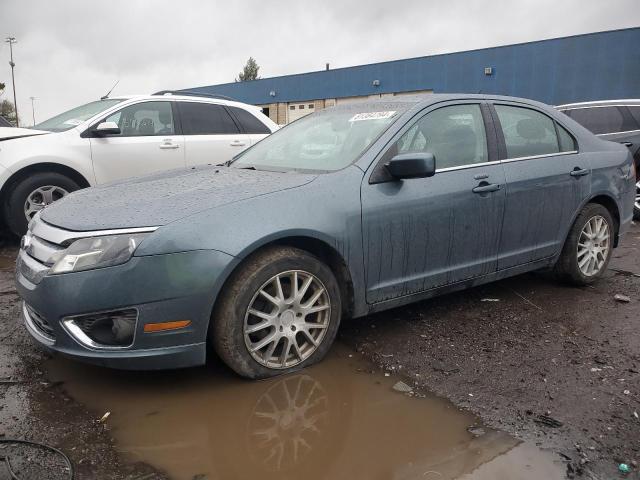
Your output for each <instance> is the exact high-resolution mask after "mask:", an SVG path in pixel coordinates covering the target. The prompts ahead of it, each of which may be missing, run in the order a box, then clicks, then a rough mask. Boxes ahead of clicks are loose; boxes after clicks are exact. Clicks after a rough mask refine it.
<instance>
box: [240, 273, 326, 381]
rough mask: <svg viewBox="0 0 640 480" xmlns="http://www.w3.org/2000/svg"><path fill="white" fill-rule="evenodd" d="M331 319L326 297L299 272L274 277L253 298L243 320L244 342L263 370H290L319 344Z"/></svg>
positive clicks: (322, 289)
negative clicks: (265, 368) (264, 368)
mask: <svg viewBox="0 0 640 480" xmlns="http://www.w3.org/2000/svg"><path fill="white" fill-rule="evenodd" d="M330 319H331V299H330V297H329V293H328V291H327V289H326V287H325V286H324V284H323V283H322V282H321V281H320V279H319V278H318V277H316V276H315V275H313V274H311V273H309V272H305V271H303V270H290V271H286V272H281V273H278V274H277V275H274V276H273V277H271V278H270V279H269V280H267V281H266V282H265V283H264V284H263V285H262V286H261V287H260V288H259V289H258V291H257V292H256V293H255V294H254V296H253V298H252V299H251V302H250V303H249V307H248V308H247V311H246V313H245V317H244V329H243V333H244V340H245V344H246V346H247V349H248V350H249V353H250V354H251V356H252V357H253V358H254V360H256V361H257V362H258V363H260V364H261V365H263V366H265V367H267V368H273V369H284V368H290V367H293V366H295V365H298V364H299V363H302V362H303V361H304V360H306V359H307V358H309V357H310V356H311V355H312V354H313V352H315V351H316V349H317V348H318V346H320V344H321V343H322V340H323V339H324V336H325V333H326V331H327V328H328V326H329V322H330Z"/></svg>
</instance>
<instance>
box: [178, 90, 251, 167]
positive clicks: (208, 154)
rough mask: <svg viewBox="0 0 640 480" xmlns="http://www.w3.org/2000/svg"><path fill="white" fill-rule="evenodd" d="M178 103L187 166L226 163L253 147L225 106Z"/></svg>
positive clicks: (188, 102) (203, 103) (202, 103)
mask: <svg viewBox="0 0 640 480" xmlns="http://www.w3.org/2000/svg"><path fill="white" fill-rule="evenodd" d="M177 103H178V110H179V112H180V121H181V125H182V133H183V134H184V139H185V157H186V163H187V166H194V165H203V164H220V163H224V162H226V161H227V160H231V159H232V158H233V156H234V155H236V154H238V153H240V152H241V151H242V150H244V149H245V148H247V147H248V146H250V145H251V138H250V137H249V135H248V134H246V133H244V132H241V131H240V128H239V127H238V124H237V123H236V121H235V120H234V119H233V117H232V116H231V114H230V113H229V111H228V110H227V108H226V107H225V106H224V105H219V104H215V103H205V102H197V101H193V102H191V101H180V102H177Z"/></svg>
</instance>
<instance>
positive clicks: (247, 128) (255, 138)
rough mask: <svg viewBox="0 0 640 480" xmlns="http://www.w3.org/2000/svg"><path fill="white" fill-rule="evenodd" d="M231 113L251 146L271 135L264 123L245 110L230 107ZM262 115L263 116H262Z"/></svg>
mask: <svg viewBox="0 0 640 480" xmlns="http://www.w3.org/2000/svg"><path fill="white" fill-rule="evenodd" d="M227 108H228V109H229V112H231V115H233V118H234V120H235V121H236V123H237V124H238V125H239V126H240V130H241V131H242V132H243V133H244V134H246V135H247V136H248V137H249V141H250V143H251V145H253V144H254V143H257V142H259V141H260V140H262V139H263V138H264V137H266V136H268V135H270V134H271V130H270V129H269V127H267V125H265V124H264V123H262V122H261V121H260V119H259V118H258V117H256V116H255V115H253V114H252V113H251V112H249V111H247V110H245V109H244V108H239V107H232V106H228V107H227ZM261 115H262V114H261Z"/></svg>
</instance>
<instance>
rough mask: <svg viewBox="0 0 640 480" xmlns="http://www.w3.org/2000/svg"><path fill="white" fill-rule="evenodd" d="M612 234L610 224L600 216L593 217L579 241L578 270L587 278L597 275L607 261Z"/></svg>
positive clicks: (584, 228) (583, 229)
mask: <svg viewBox="0 0 640 480" xmlns="http://www.w3.org/2000/svg"><path fill="white" fill-rule="evenodd" d="M610 241H611V234H610V228H609V224H608V223H607V221H606V219H605V218H604V217H602V216H600V215H595V216H593V217H591V218H590V219H589V220H588V221H587V223H586V224H585V225H584V227H583V228H582V232H580V238H579V239H578V256H577V257H578V268H579V269H580V271H581V272H582V274H583V275H584V276H586V277H592V276H594V275H597V274H598V273H600V271H601V270H602V267H603V266H604V264H605V263H606V261H607V257H608V255H609V244H610Z"/></svg>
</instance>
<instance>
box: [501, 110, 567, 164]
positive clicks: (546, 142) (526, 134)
mask: <svg viewBox="0 0 640 480" xmlns="http://www.w3.org/2000/svg"><path fill="white" fill-rule="evenodd" d="M495 109H496V112H497V114H498V119H499V120H500V126H501V128H502V133H503V135H504V141H505V144H506V147H507V158H520V157H533V156H536V155H549V154H553V153H558V152H559V151H560V146H559V142H558V137H557V135H556V128H555V125H554V121H553V120H552V119H551V118H550V117H547V116H546V115H545V114H543V113H541V112H538V111H537V110H533V109H530V108H522V107H513V106H510V105H495ZM571 150H574V149H573V148H572V149H571Z"/></svg>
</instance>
